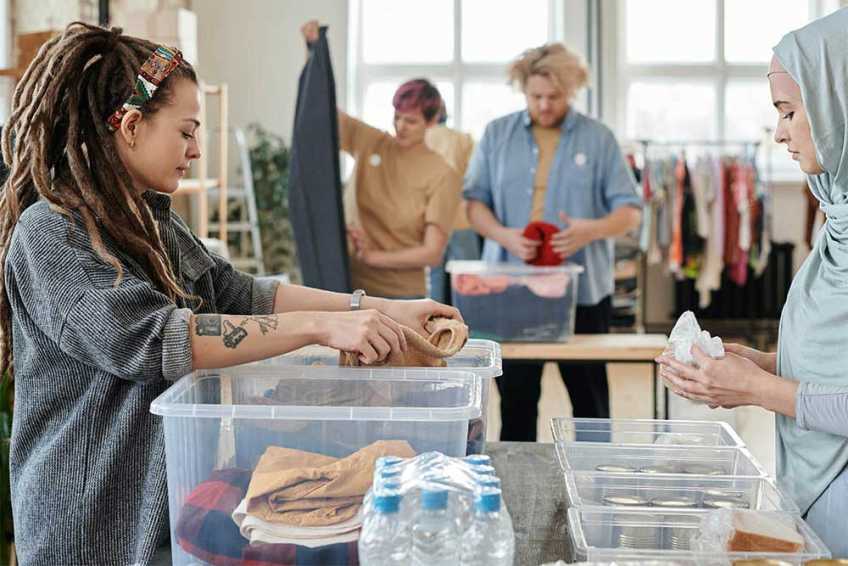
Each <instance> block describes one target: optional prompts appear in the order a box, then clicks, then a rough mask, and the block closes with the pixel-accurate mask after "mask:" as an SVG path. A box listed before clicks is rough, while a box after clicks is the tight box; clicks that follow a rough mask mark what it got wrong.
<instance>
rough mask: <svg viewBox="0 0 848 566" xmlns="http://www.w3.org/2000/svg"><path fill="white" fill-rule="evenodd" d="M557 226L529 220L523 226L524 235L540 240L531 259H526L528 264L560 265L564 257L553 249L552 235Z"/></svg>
mask: <svg viewBox="0 0 848 566" xmlns="http://www.w3.org/2000/svg"><path fill="white" fill-rule="evenodd" d="M557 232H559V228H557V227H556V226H554V225H553V224H549V223H547V222H531V223H530V224H528V225H527V226H526V227H525V228H524V237H525V238H528V239H530V240H535V241H537V242H542V245H541V246H539V247H538V252H537V253H536V256H535V257H534V258H533V259H529V260H527V263H528V264H530V265H539V266H544V265H560V264H561V263H562V262H563V261H564V260H565V258H564V257H562V256H561V255H559V254H558V253H556V252H555V251H554V248H553V237H554V234H556V233H557Z"/></svg>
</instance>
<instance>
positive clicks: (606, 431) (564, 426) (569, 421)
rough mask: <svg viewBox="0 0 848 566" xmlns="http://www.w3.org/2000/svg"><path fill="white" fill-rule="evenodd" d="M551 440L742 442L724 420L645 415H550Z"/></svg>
mask: <svg viewBox="0 0 848 566" xmlns="http://www.w3.org/2000/svg"><path fill="white" fill-rule="evenodd" d="M551 432H552V433H553V438H554V442H613V443H615V444H649V445H669V446H744V445H745V444H744V443H743V442H742V439H741V438H739V435H738V434H736V432H735V431H734V430H733V427H731V426H730V425H728V424H727V423H724V422H715V421H683V420H672V421H669V420H649V419H579V418H578V419H574V418H567V417H557V418H553V419H551Z"/></svg>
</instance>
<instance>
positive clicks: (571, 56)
mask: <svg viewBox="0 0 848 566" xmlns="http://www.w3.org/2000/svg"><path fill="white" fill-rule="evenodd" d="M508 74H509V82H510V83H511V84H512V85H514V86H517V87H519V88H520V89H521V90H522V91H524V90H525V88H526V86H527V81H528V79H530V77H531V76H533V75H540V76H543V77H547V78H548V79H550V80H551V81H552V82H553V83H554V84H555V85H557V86H558V87H559V88H561V89H562V91H563V92H564V93H565V95H566V98H568V99H569V100H571V99H573V98H574V96H575V95H576V94H577V92H578V91H579V90H580V89H581V88H583V87H584V86H586V83H587V82H588V81H589V69H588V68H587V67H586V65H585V63H583V60H582V59H581V58H580V56H579V55H577V54H576V53H574V52H573V51H569V49H568V48H567V47H566V46H565V45H563V44H562V43H546V44H545V45H542V46H541V47H534V48H532V49H528V50H527V51H525V52H524V53H522V54H521V55H519V56H518V57H516V59H515V60H514V61H513V62H512V63H511V64H510V66H509V71H508Z"/></svg>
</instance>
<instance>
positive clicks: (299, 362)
mask: <svg viewBox="0 0 848 566" xmlns="http://www.w3.org/2000/svg"><path fill="white" fill-rule="evenodd" d="M447 362H448V367H446V368H438V369H436V368H430V371H439V372H444V371H448V372H450V371H470V372H473V373H475V374H477V375H479V376H480V377H481V378H483V379H491V378H493V377H499V376H501V375H503V357H502V354H501V345H500V344H498V343H497V342H494V341H492V340H477V339H471V340H469V341H468V342H467V343H466V344H465V346H464V347H463V348H462V350H460V351H459V352H457V353H456V354H454V355H453V356H451V357H450V358H448V359H447ZM338 363H339V353H338V351H337V350H334V349H332V348H328V347H326V346H317V345H316V346H305V347H303V348H300V349H298V350H295V351H294V352H289V353H288V354H283V355H282V356H277V357H275V358H269V359H267V360H261V361H258V362H253V363H250V364H244V365H243V366H238V367H254V366H258V367H276V366H280V367H295V366H300V367H316V366H338ZM368 369H371V370H373V371H396V370H397V368H385V367H374V368H368Z"/></svg>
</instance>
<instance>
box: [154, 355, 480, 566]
mask: <svg viewBox="0 0 848 566" xmlns="http://www.w3.org/2000/svg"><path fill="white" fill-rule="evenodd" d="M480 382H481V380H480V378H479V377H478V376H477V375H475V374H473V373H471V372H464V371H456V370H448V369H430V370H420V369H405V370H403V369H396V370H381V371H372V370H369V369H347V368H346V369H340V368H302V367H271V368H261V367H251V366H240V367H236V368H230V369H225V370H215V371H202V372H195V373H193V374H189V375H187V376H185V377H183V378H182V379H180V380H179V381H178V382H177V383H175V384H174V385H173V386H171V387H170V388H169V389H168V390H167V391H165V392H164V393H162V395H160V396H159V397H158V398H157V399H156V400H155V401H154V402H153V403H152V404H151V412H153V413H154V414H156V415H160V416H162V417H163V421H164V433H165V457H166V463H167V475H168V498H169V507H170V517H171V540H172V541H177V540H178V536H177V532H176V527H177V524H178V521H179V519H180V516H181V512H182V511H183V510H184V509H183V507H184V503H185V500H186V498H187V496H188V495H189V494H190V493H191V492H192V491H193V490H194V489H195V488H196V487H197V486H198V485H199V484H201V483H202V482H206V481H207V480H208V479H209V478H210V476H211V475H212V472H213V471H216V470H224V469H226V470H230V469H236V468H238V469H242V470H252V469H253V468H254V467H255V466H256V464H257V462H258V460H259V458H260V457H261V456H262V454H263V453H264V452H265V450H266V449H267V448H268V447H269V446H281V447H286V448H294V449H298V450H303V451H308V452H314V453H320V454H324V455H328V456H334V457H344V456H347V455H349V454H351V453H353V452H356V451H357V450H359V449H361V448H364V447H365V446H368V445H369V444H372V443H373V442H376V441H378V440H405V441H407V442H408V443H409V444H410V445H411V447H412V449H413V450H414V451H415V452H416V453H421V452H427V451H434V450H435V451H439V452H442V453H444V454H447V455H450V456H464V455H465V452H466V442H467V438H468V428H469V424H470V423H471V422H472V421H474V420H475V419H479V418H480ZM206 535H209V536H211V534H210V533H206ZM172 549H173V550H172V553H173V563H174V565H175V566H183V565H188V564H194V563H196V562H197V559H196V558H194V557H193V556H191V555H189V554H187V553H186V552H184V551H183V549H182V548H181V547H180V545H179V544H178V543H176V542H174V543H172Z"/></svg>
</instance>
